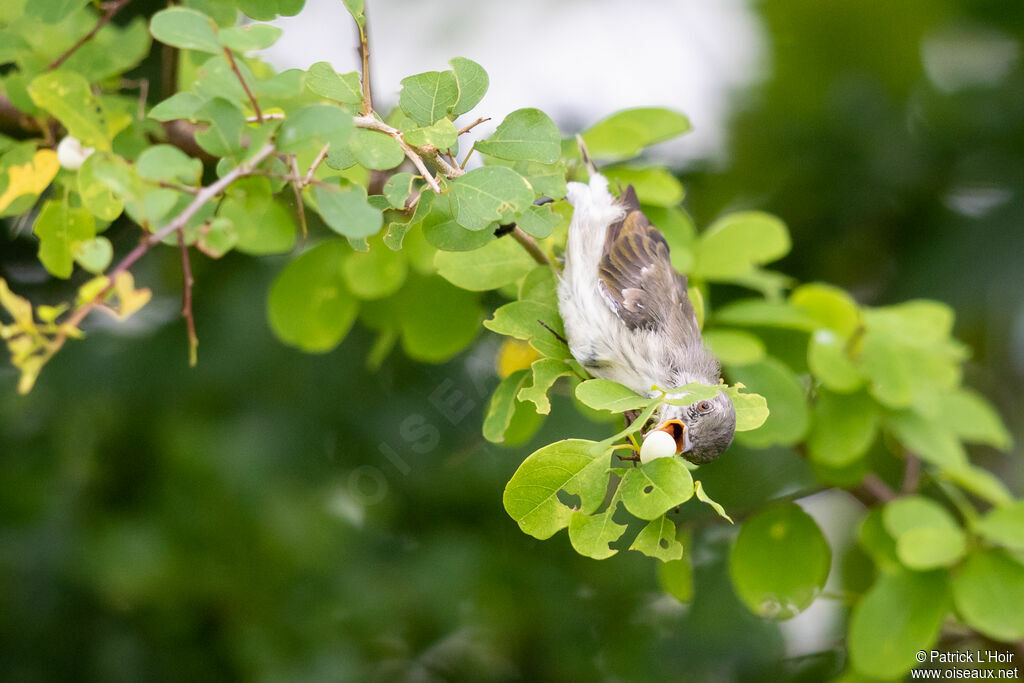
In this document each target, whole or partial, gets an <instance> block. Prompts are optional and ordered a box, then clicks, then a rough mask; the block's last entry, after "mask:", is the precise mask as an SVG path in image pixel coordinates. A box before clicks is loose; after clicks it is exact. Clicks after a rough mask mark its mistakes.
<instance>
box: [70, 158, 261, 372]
mask: <svg viewBox="0 0 1024 683" xmlns="http://www.w3.org/2000/svg"><path fill="white" fill-rule="evenodd" d="M273 153H274V145H273V144H271V143H269V142H268V143H267V144H266V145H264V146H263V147H262V148H261V149H260V150H259V151H258V152H256V154H254V155H253V157H252V159H250V160H249V161H247V162H246V163H244V164H241V165H239V166H236V167H235V168H233V169H232V170H230V171H229V172H227V173H226V174H224V177H223V178H220V179H219V180H217V181H216V182H214V183H211V184H210V185H207V186H206V187H204V188H202V189H201V190H200V191H199V192H198V193H197V194H196V197H195V199H193V200H192V201H191V202H190V203H189V205H188V206H186V207H185V209H184V210H183V211H182V212H181V213H179V214H178V215H177V216H175V217H174V219H173V220H171V222H169V223H168V224H167V225H165V226H164V227H162V228H160V229H159V230H157V231H156V232H154V233H153V234H151V235H147V236H145V237H143V239H142V240H141V241H140V242H139V245H138V246H137V247H135V248H134V249H132V250H131V251H130V252H128V254H127V255H126V256H125V257H124V258H123V259H121V262H120V263H118V264H117V265H116V266H114V268H113V270H111V271H110V272H109V273H107V280H108V283H107V286H106V287H104V288H103V289H102V290H100V291H99V292H97V294H96V295H95V296H94V297H93V298H91V299H89V300H88V301H84V302H82V303H81V304H80V305H79V306H78V308H76V309H75V310H74V312H73V313H72V314H71V316H70V317H69V318H68V319H67V320H65V321H64V322H63V323H61V326H62V327H64V326H66V327H69V328H76V327H78V325H79V323H81V322H82V321H83V320H84V319H85V318H86V316H88V315H89V313H91V312H92V310H93V309H94V308H96V307H97V306H98V305H100V304H101V303H102V302H103V299H104V297H105V296H106V295H107V294H108V293H109V292H110V290H111V289H112V288H113V286H114V280H115V279H116V278H117V276H118V275H119V274H121V273H123V272H125V271H127V270H128V269H129V268H131V267H132V266H133V265H135V262H136V261H138V260H139V259H140V258H142V257H143V256H145V255H146V252H148V251H149V250H150V249H151V248H152V247H153V245H155V244H158V243H160V242H161V241H163V240H164V239H165V238H167V237H168V236H169V235H171V234H172V233H173V232H174V231H175V230H182V229H184V227H185V225H186V224H187V223H188V222H189V220H190V219H191V218H192V216H194V215H196V213H197V212H198V211H199V209H201V208H203V206H204V205H205V204H206V203H207V202H208V201H210V200H211V199H213V198H214V197H216V196H217V195H219V194H220V193H221V192H223V191H224V190H225V189H227V187H228V186H229V185H231V183H233V182H235V181H236V180H238V179H239V178H242V177H244V176H247V175H251V174H252V173H253V170H254V169H255V167H256V166H258V165H259V164H260V162H262V161H263V160H264V159H266V158H267V157H269V156H270V155H271V154H273ZM66 341H67V333H66V332H62V333H61V334H59V335H57V336H56V337H55V338H54V340H53V343H52V345H51V349H52V352H53V353H56V352H57V351H58V350H59V349H60V348H61V347H62V346H63V345H64V343H65V342H66Z"/></svg>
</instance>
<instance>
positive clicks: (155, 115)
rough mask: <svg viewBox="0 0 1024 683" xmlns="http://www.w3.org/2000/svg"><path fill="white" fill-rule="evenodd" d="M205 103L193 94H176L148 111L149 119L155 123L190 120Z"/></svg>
mask: <svg viewBox="0 0 1024 683" xmlns="http://www.w3.org/2000/svg"><path fill="white" fill-rule="evenodd" d="M205 102H206V100H204V99H203V98H202V97H200V96H199V95H197V94H195V93H193V92H176V93H174V94H173V95H171V96H170V97H168V98H167V99H166V100H164V101H163V102H160V103H159V104H157V105H156V106H155V107H153V108H152V109H150V110H149V118H151V119H156V120H157V121H173V120H175V119H191V118H193V117H194V116H195V114H196V112H197V111H199V109H200V107H202V106H203V104H204V103H205Z"/></svg>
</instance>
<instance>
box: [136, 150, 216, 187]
mask: <svg viewBox="0 0 1024 683" xmlns="http://www.w3.org/2000/svg"><path fill="white" fill-rule="evenodd" d="M135 168H136V170H137V171H138V172H139V175H140V176H142V177H143V178H145V179H146V180H153V181H161V180H163V181H166V182H169V183H182V184H184V185H198V184H199V182H200V181H201V180H202V177H203V162H202V161H200V160H199V159H193V158H192V157H190V156H188V155H187V154H185V153H184V152H182V151H181V150H180V149H178V148H177V147H172V146H171V145H154V146H152V147H149V148H147V149H146V151H144V152H143V153H142V154H140V155H139V158H138V160H137V161H136V162H135Z"/></svg>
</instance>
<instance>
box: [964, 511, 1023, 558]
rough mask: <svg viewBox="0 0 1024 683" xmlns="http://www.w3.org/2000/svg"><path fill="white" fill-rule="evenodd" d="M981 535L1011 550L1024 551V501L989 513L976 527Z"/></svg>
mask: <svg viewBox="0 0 1024 683" xmlns="http://www.w3.org/2000/svg"><path fill="white" fill-rule="evenodd" d="M974 530H975V531H977V532H978V533H979V534H981V535H982V536H984V537H985V538H987V539H988V540H990V541H992V542H993V543H998V544H999V545H1002V546H1005V547H1007V548H1010V549H1011V550H1024V501H1017V502H1015V503H1012V504H1008V505H1006V506H1004V507H997V508H994V509H993V510H991V511H989V512H988V513H987V514H986V515H985V516H984V517H982V518H981V519H980V520H978V522H977V523H976V524H975V525H974Z"/></svg>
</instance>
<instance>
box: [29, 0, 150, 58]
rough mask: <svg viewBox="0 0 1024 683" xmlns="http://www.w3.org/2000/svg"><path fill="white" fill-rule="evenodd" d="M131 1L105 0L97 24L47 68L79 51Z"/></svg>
mask: <svg viewBox="0 0 1024 683" xmlns="http://www.w3.org/2000/svg"><path fill="white" fill-rule="evenodd" d="M131 1H132V0H113V2H105V3H103V4H102V5H100V8H101V9H102V10H103V14H101V15H100V18H99V19H98V20H97V21H96V25H95V26H93V27H92V29H91V30H90V31H89V32H88V33H86V34H85V35H84V36H82V37H81V38H79V39H78V40H77V41H75V44H74V45H72V46H71V47H69V48H68V49H67V50H65V51H64V53H63V54H62V55H61V56H60V57H57V59H55V60H53V61H52V62H50V64H49V66H47V67H46V70H47V71H53V70H54V69H56V68H58V67H59V66H60V65H61V64H63V63H64V62H66V61H67V60H68V59H69V58H70V57H71V55H73V54H75V53H76V52H78V50H79V49H81V47H82V46H83V45H85V44H86V43H88V42H89V41H90V40H92V39H93V38H94V37H95V36H96V34H97V33H99V32H100V30H101V29H102V28H103V27H104V26H106V25H107V24H109V23H110V20H111V19H113V18H114V15H115V14H117V13H118V12H120V11H121V10H122V9H124V7H125V5H127V4H128V3H129V2H131Z"/></svg>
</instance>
